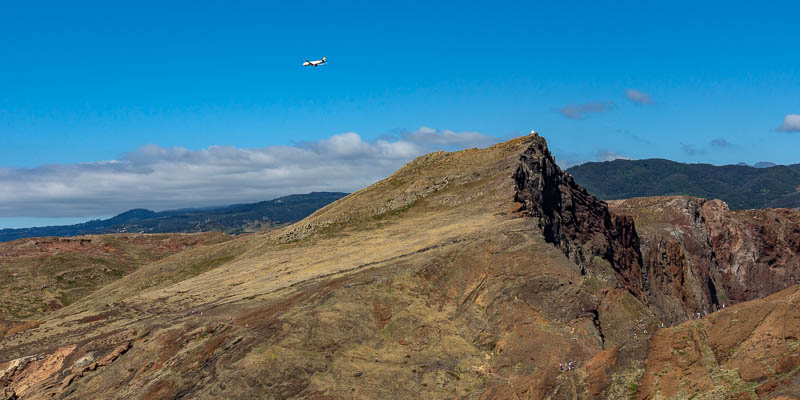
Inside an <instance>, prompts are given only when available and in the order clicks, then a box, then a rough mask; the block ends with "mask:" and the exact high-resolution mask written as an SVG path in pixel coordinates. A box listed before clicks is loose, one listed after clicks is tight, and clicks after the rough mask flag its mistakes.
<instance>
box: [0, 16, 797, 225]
mask: <svg viewBox="0 0 800 400" xmlns="http://www.w3.org/2000/svg"><path fill="white" fill-rule="evenodd" d="M29 3H33V2H17V3H10V2H3V3H2V4H0V38H2V39H0V55H1V56H2V61H3V62H2V63H0V187H2V188H3V191H5V192H6V195H5V196H3V195H2V194H0V227H4V226H6V227H11V226H25V225H31V224H38V223H39V222H42V221H48V222H50V221H55V219H57V218H72V219H81V218H84V217H87V218H88V217H96V216H107V215H113V214H115V213H117V212H122V211H125V210H126V209H127V208H130V207H131V206H141V207H146V208H151V209H163V208H170V207H173V206H176V205H180V204H184V203H186V204H185V205H186V206H195V205H196V206H201V205H213V204H227V203H235V202H241V201H245V200H246V201H249V200H257V199H266V198H271V197H274V196H277V195H282V194H289V193H290V192H289V191H290V190H300V191H302V190H306V189H309V190H312V189H324V190H327V189H330V190H333V189H338V190H353V189H356V188H357V187H359V185H364V184H368V183H369V182H372V181H374V180H376V179H379V178H380V177H381V174H386V173H389V172H391V170H392V169H393V168H396V166H399V165H401V164H402V162H405V161H406V159H407V158H410V157H413V156H414V155H416V154H417V153H419V152H421V151H427V150H431V149H435V148H446V149H454V148H460V147H465V146H471V145H485V144H487V143H490V142H491V140H490V138H494V139H497V140H499V139H505V138H509V137H512V136H518V135H520V134H523V133H526V132H527V131H529V130H530V129H531V128H535V129H536V130H538V131H539V132H540V133H542V134H543V135H544V136H545V137H546V138H547V139H548V141H549V143H550V146H551V148H552V149H553V150H554V152H555V154H556V156H557V157H558V159H559V160H560V162H561V163H562V165H569V164H573V163H578V162H583V161H594V160H602V159H608V158H614V157H630V158H651V157H660V158H669V159H673V160H678V161H684V162H710V163H714V164H727V163H736V162H740V161H745V162H749V163H754V162H757V161H761V160H767V161H772V162H776V163H798V162H800V152H798V151H797V148H798V145H800V133H798V132H794V131H796V130H800V117H796V118H795V117H793V115H796V114H800V51H798V50H797V40H798V38H800V24H798V23H797V19H796V16H797V15H798V14H799V13H800V5H798V4H797V3H796V2H769V3H768V4H767V3H764V4H763V5H762V4H759V5H755V3H752V2H730V1H728V2H683V3H676V2H641V1H636V2H633V1H631V2H613V3H611V2H609V3H604V2H588V1H587V2H572V3H568V4H565V5H552V4H536V3H532V2H518V3H517V2H480V3H470V2H464V1H459V2H435V3H436V5H431V4H429V3H433V2H393V3H389V2H367V1H364V2H302V1H297V2H270V1H262V2H236V1H225V2H222V1H220V2H201V1H192V2H177V1H176V2H147V1H142V2H135V3H134V2H128V3H124V4H123V3H121V2H38V3H36V4H29ZM164 3H168V4H169V5H167V6H165V5H164ZM323 55H324V56H327V57H328V60H329V64H328V65H326V66H324V67H320V68H316V69H310V68H303V67H301V66H300V64H301V63H302V62H303V60H304V59H306V58H320V57H322V56H323ZM648 99H649V100H648ZM781 127H782V129H781ZM448 132H449V134H448ZM348 133H355V134H357V137H358V138H359V140H357V141H356V140H354V138H353V137H352V136H342V135H346V134H348ZM447 135H450V136H447ZM337 138H338V139H337ZM447 138H449V139H447ZM345 139H347V140H345ZM712 142H713V143H716V145H715V144H712ZM336 143H348V144H350V145H353V146H355V148H358V149H360V150H359V151H361V152H354V150H352V149H343V148H337V149H338V150H337V151H339V152H338V153H336V155H335V156H334V155H332V154H334V153H332V152H327V153H326V151H328V150H324V149H323V145H324V144H328V145H333V144H336ZM381 143H385V144H387V145H384V146H383V147H381ZM404 144H407V145H413V146H416V147H414V148H413V149H412V148H409V147H407V146H406V147H405V148H403V147H402V146H403V145H404ZM388 145H393V146H394V147H391V148H390V147H387V146H388ZM370 146H371V147H370ZM287 148H289V150H287V151H290V152H291V151H293V150H292V149H302V150H304V151H305V153H303V154H304V156H303V157H310V158H308V159H309V160H311V159H313V160H316V162H320V163H322V164H321V165H325V166H326V168H327V169H328V170H329V169H330V168H334V167H335V168H344V169H346V170H347V171H350V173H351V175H345V174H343V175H341V176H340V178H341V179H340V180H338V181H337V180H336V179H332V180H330V181H331V182H328V183H325V179H323V178H320V177H315V178H314V177H310V176H309V175H307V173H308V172H309V170H308V169H306V168H305V167H303V166H295V168H294V170H296V171H295V172H297V171H301V172H302V173H300V172H297V173H298V174H299V175H291V173H289V172H286V171H284V170H282V169H280V168H282V167H283V164H282V165H280V166H276V165H273V164H269V166H267V167H265V165H266V164H258V165H260V166H261V167H260V168H272V170H273V172H274V173H275V175H274V176H281V177H289V176H291V177H293V178H292V182H293V183H296V182H307V183H308V184H307V185H305V186H304V185H296V184H293V185H285V184H281V182H283V181H280V180H271V181H263V182H262V181H258V184H257V185H252V187H248V188H246V190H245V189H242V190H238V191H237V190H235V189H232V188H228V187H227V186H226V184H225V183H224V182H222V181H223V180H224V179H225V177H228V176H231V174H232V173H233V172H231V171H233V170H235V171H242V170H246V171H247V173H248V174H252V175H256V174H257V173H258V171H259V169H258V168H256V167H252V165H251V164H247V165H246V166H244V165H242V159H236V162H235V163H234V162H233V161H231V159H230V157H244V158H246V159H250V160H253V159H259V157H262V156H264V155H265V154H267V155H274V154H277V153H276V151H278V150H281V149H287ZM219 149H227V151H220V150H219ZM278 152H280V151H278ZM220 154H224V157H226V158H225V159H226V160H228V161H225V163H223V164H224V165H228V166H230V165H231V163H234V164H236V167H235V168H233V169H232V170H227V169H225V170H223V169H221V167H220V168H216V169H215V170H214V171H216V172H209V171H205V170H204V171H202V173H201V174H200V175H202V176H205V177H206V178H207V179H206V180H205V181H204V180H203V179H200V177H199V176H196V175H191V176H186V175H182V174H181V173H179V172H180V171H185V170H195V169H197V168H195V167H197V166H198V165H196V164H193V162H202V163H203V164H201V165H206V166H207V165H216V166H218V167H219V165H222V164H220V161H219V159H218V158H213V157H217V156H220ZM321 154H327V155H328V156H326V157H327V158H326V157H323V158H321V159H320V158H315V157H321ZM254 155H255V156H254ZM204 157H205V158H204ZM209 157H211V158H209ZM248 157H249V158H248ZM270 157H272V156H270ZM359 157H360V159H359V160H358V162H356V163H350V164H348V163H347V162H346V161H345V160H348V159H349V160H352V159H354V158H359ZM212 158H213V160H212ZM323 159H324V160H325V161H322V160H323ZM143 160H145V161H143ZM165 160H169V162H171V163H173V164H171V165H172V167H170V168H163V169H161V167H160V166H163V165H165V163H167V162H166V161H165ZM187 160H194V161H187ZM198 160H202V161H198ZM209 160H211V161H209ZM271 160H272V159H271ZM376 160H378V161H380V163H381V165H382V168H378V169H370V168H367V170H368V171H364V170H363V169H360V168H359V166H360V165H361V164H359V162H368V163H375V162H377V161H376ZM273 161H274V162H278V161H275V160H272V161H270V162H273ZM109 162H110V163H111V164H113V168H112V167H110V166H109V165H111V164H109ZM286 162H289V161H286ZM325 162H329V163H330V164H324V163H325ZM120 165H124V166H125V168H123V169H124V171H123V172H124V173H120V172H119V171H120V170H121V169H120ZM367 165H370V164H367ZM156 166H158V167H156ZM87 169H89V170H91V171H97V170H104V171H105V172H104V173H103V174H97V175H91V174H87V172H86V171H87ZM132 171H133V172H132ZM176 171H177V172H176ZM303 171H304V172H303ZM217 173H218V174H217ZM120 174H121V175H120ZM137 174H138V175H137ZM75 175H81V176H84V175H85V176H86V178H85V180H84V181H80V182H78V181H75V182H73V181H71V180H70V179H71V178H73V177H74V176H75ZM267 175H269V174H267ZM247 176H250V175H247ZM132 177H135V178H136V179H133V178H132ZM244 177H245V175H241V176H239V178H241V179H242V180H243V181H246V180H245V178H244ZM34 178H35V179H34ZM150 180H152V181H150ZM32 181H35V182H38V184H39V186H38V187H35V188H33V187H32V184H30V182H32ZM187 181H192V182H195V185H194V186H191V185H187V184H186V182H187ZM125 182H128V183H130V185H131V186H125ZM151 182H152V184H151ZM170 182H172V183H175V185H173V186H170ZM336 185H339V186H336ZM83 187H85V188H86V189H83V190H78V189H80V188H83ZM198 187H202V188H203V190H201V191H198V190H199V189H197V188H198ZM215 188H217V189H218V190H217V191H216V192H214V190H213V189H215ZM259 188H264V190H259ZM130 191H137V192H140V193H142V196H140V197H136V196H133V197H135V198H134V199H128V200H127V201H123V200H125V198H128V197H131V196H129V193H130ZM201 192H203V193H205V194H203V193H201ZM211 192H213V193H211ZM219 192H226V193H225V194H226V195H227V197H226V196H224V195H222V194H219ZM65 221H66V220H65Z"/></svg>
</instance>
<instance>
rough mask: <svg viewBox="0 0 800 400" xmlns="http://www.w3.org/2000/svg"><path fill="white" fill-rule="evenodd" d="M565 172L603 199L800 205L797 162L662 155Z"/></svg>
mask: <svg viewBox="0 0 800 400" xmlns="http://www.w3.org/2000/svg"><path fill="white" fill-rule="evenodd" d="M567 172H569V173H570V174H572V176H573V177H574V178H575V181H576V182H577V183H578V184H580V185H582V186H584V187H586V188H587V189H588V190H589V192H590V193H592V194H593V195H595V196H597V197H599V198H601V199H604V200H611V199H625V198H631V197H641V196H667V195H688V196H696V197H703V198H708V199H720V200H723V201H725V202H727V203H728V205H729V206H730V207H731V208H732V209H748V208H765V207H786V208H797V207H800V164H794V165H789V166H785V165H778V166H775V167H770V168H753V167H749V166H741V165H725V166H714V165H711V164H683V163H679V162H674V161H670V160H663V159H647V160H614V161H608V162H590V163H586V164H581V165H577V166H574V167H572V168H569V169H567Z"/></svg>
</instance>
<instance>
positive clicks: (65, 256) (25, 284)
mask: <svg viewBox="0 0 800 400" xmlns="http://www.w3.org/2000/svg"><path fill="white" fill-rule="evenodd" d="M231 238H232V237H231V236H229V235H225V234H222V233H217V232H209V233H198V234H159V235H140V234H114V235H93V236H78V237H72V238H54V237H47V238H33V239H20V240H15V241H13V242H8V243H2V244H0V322H2V321H3V320H19V319H26V318H37V317H39V316H42V315H44V314H46V313H48V312H50V311H52V310H57V309H60V308H61V307H64V306H67V305H69V304H71V303H73V302H75V301H77V300H79V299H81V298H83V297H84V296H86V295H87V294H89V293H92V292H93V291H95V290H97V289H98V288H100V287H103V286H105V285H107V284H108V283H110V282H113V281H115V280H117V279H119V278H121V277H123V276H125V275H128V274H129V273H131V272H133V271H135V270H136V269H137V268H139V267H141V266H142V265H145V264H149V263H151V262H153V261H156V260H159V259H162V258H164V257H167V256H169V255H172V254H175V253H178V252H180V251H183V250H186V249H190V248H193V247H197V246H203V245H209V244H216V243H222V242H225V241H228V240H230V239H231ZM0 330H1V329H0Z"/></svg>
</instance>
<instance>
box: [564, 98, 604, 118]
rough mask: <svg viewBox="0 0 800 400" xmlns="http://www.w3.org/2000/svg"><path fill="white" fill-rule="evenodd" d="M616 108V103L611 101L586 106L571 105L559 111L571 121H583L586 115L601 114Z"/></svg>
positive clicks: (585, 104) (586, 104)
mask: <svg viewBox="0 0 800 400" xmlns="http://www.w3.org/2000/svg"><path fill="white" fill-rule="evenodd" d="M612 108H614V103H612V102H610V101H606V102H595V103H584V104H570V105H566V106H564V107H561V108H559V109H558V110H556V111H558V112H559V113H561V115H563V116H564V117H566V118H569V119H583V117H584V116H585V115H586V114H590V113H601V112H605V111H608V110H610V109H612Z"/></svg>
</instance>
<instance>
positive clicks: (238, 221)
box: [0, 192, 347, 242]
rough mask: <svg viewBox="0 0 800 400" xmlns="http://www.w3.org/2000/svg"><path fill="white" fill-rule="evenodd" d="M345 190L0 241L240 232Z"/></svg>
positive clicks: (132, 217)
mask: <svg viewBox="0 0 800 400" xmlns="http://www.w3.org/2000/svg"><path fill="white" fill-rule="evenodd" d="M346 195H347V193H338V192H312V193H309V194H293V195H290V196H285V197H281V198H277V199H274V200H268V201H261V202H258V203H249V204H235V205H232V206H227V207H215V208H199V209H183V210H170V211H162V212H154V211H150V210H145V209H141V208H138V209H133V210H129V211H126V212H124V213H122V214H119V215H117V216H115V217H113V218H109V219H105V220H94V221H89V222H84V223H81V224H75V225H61V226H45V227H36V228H22V229H0V242H7V241H10V240H16V239H22V238H27V237H43V236H76V235H94V234H104V233H120V232H141V233H173V232H209V231H219V232H225V233H233V234H236V233H243V232H248V231H258V230H263V229H266V228H270V227H273V226H278V225H283V224H288V223H292V222H296V221H299V220H301V219H303V218H305V217H307V216H308V215H310V214H311V213H313V212H314V211H316V210H318V209H320V208H322V207H324V206H326V205H328V204H330V203H332V202H334V201H336V200H339V199H340V198H342V197H344V196H346Z"/></svg>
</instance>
